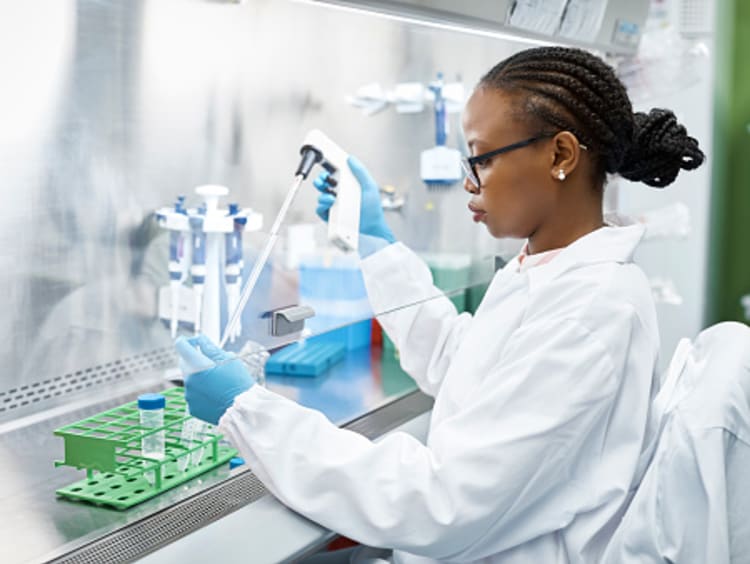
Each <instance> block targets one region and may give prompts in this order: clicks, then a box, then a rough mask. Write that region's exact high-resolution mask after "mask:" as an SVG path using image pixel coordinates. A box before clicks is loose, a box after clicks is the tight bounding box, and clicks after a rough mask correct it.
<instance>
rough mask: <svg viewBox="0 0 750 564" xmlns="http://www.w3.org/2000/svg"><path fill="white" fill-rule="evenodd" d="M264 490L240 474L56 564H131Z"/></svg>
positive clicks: (249, 474)
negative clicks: (130, 563) (104, 563)
mask: <svg viewBox="0 0 750 564" xmlns="http://www.w3.org/2000/svg"><path fill="white" fill-rule="evenodd" d="M265 493H266V490H265V488H264V487H263V484H261V482H260V480H258V478H256V477H255V475H254V474H253V473H252V472H249V471H247V472H243V473H241V474H239V475H237V476H234V477H231V478H228V479H227V480H225V481H224V482H222V483H221V484H219V485H217V486H214V487H213V488H211V489H209V490H207V491H205V492H202V493H201V494H199V495H197V496H196V497H193V498H190V499H188V500H185V501H183V502H180V503H178V504H176V505H173V506H172V507H169V508H168V509H165V510H164V511H161V512H160V513H157V514H155V515H152V516H150V517H149V518H147V519H144V520H142V521H137V522H136V523H133V524H132V525H129V526H127V527H125V528H123V529H120V530H119V531H117V534H114V535H110V536H107V537H104V538H102V539H99V540H96V541H94V542H92V543H91V544H88V545H86V546H84V547H81V548H80V549H79V550H77V551H76V552H74V553H72V554H68V555H66V556H63V557H61V558H58V559H56V560H52V562H55V563H56V564H57V563H59V564H101V563H102V562H110V563H114V562H132V561H134V560H137V559H138V558H142V557H143V556H144V555H146V554H148V553H150V552H153V551H154V550H156V549H158V548H160V547H162V546H164V545H166V544H168V543H170V542H172V541H174V540H175V539H176V538H180V537H183V536H185V535H187V534H189V533H192V532H193V531H195V530H197V529H199V528H201V527H204V526H205V525H207V524H209V523H211V522H213V521H216V520H217V519H218V518H220V517H222V516H224V515H227V514H228V513H231V512H233V511H235V510H237V509H239V508H240V507H242V506H244V505H247V504H248V503H252V502H254V501H256V500H258V499H260V498H261V497H263V495H265Z"/></svg>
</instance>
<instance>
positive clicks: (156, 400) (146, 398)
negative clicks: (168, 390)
mask: <svg viewBox="0 0 750 564" xmlns="http://www.w3.org/2000/svg"><path fill="white" fill-rule="evenodd" d="M165 405H167V399H166V398H165V397H164V396H163V395H161V394H141V395H140V396H138V409H147V410H151V409H164V406H165Z"/></svg>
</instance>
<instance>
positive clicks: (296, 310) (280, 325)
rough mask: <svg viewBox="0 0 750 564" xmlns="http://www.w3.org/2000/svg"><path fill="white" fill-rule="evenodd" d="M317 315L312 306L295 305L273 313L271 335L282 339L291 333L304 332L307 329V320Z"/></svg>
mask: <svg viewBox="0 0 750 564" xmlns="http://www.w3.org/2000/svg"><path fill="white" fill-rule="evenodd" d="M314 315H315V310H314V309H313V308H311V307H310V306H305V305H295V306H289V307H284V308H281V309H277V310H276V311H272V312H271V335H273V336H274V337H282V336H284V335H289V334H290V333H296V332H297V331H302V329H304V327H305V319H309V318H310V317H312V316H314Z"/></svg>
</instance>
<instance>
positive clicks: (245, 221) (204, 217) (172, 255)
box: [156, 185, 263, 341]
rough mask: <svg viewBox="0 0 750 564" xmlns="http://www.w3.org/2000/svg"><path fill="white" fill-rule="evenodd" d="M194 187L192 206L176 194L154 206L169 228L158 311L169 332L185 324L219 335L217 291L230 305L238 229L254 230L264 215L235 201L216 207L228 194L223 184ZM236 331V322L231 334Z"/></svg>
mask: <svg viewBox="0 0 750 564" xmlns="http://www.w3.org/2000/svg"><path fill="white" fill-rule="evenodd" d="M195 192H196V194H198V195H199V196H200V197H201V198H202V200H203V201H202V203H201V204H200V205H199V206H197V207H194V208H187V207H186V206H185V198H184V196H180V197H178V199H177V201H176V202H175V204H174V206H172V207H165V208H161V209H159V210H157V211H156V219H157V222H158V223H159V225H160V226H161V227H162V228H164V229H167V230H168V231H169V265H168V270H169V286H165V287H163V288H161V289H160V291H159V317H160V318H162V319H164V320H167V321H168V322H169V327H170V331H171V333H172V336H173V337H175V336H176V335H177V330H178V327H179V325H180V324H184V325H188V326H192V328H193V330H194V332H195V333H196V334H197V333H205V334H206V335H208V336H209V337H210V338H212V339H214V340H217V341H218V340H219V336H220V334H221V326H220V325H221V313H222V312H221V304H222V297H221V293H222V292H225V293H226V300H225V301H226V303H227V307H228V309H229V311H232V310H233V309H234V308H235V306H236V304H237V301H238V299H239V286H240V284H241V278H242V235H243V233H245V232H247V231H257V230H259V229H260V228H261V227H262V225H263V217H262V216H261V215H260V214H259V213H257V212H255V211H253V210H251V209H249V208H240V207H239V205H237V204H234V203H233V204H230V205H229V209H222V208H220V207H219V199H220V198H222V197H225V196H228V195H229V190H228V189H227V188H226V187H225V186H217V185H204V186H198V187H197V188H196V189H195ZM188 277H189V278H190V282H191V287H188V286H187V285H186V282H187V280H188ZM240 331H241V326H240V325H239V323H238V324H237V325H236V326H235V328H234V332H233V333H232V335H231V338H232V340H233V339H234V338H235V337H237V336H238V335H239V333H240Z"/></svg>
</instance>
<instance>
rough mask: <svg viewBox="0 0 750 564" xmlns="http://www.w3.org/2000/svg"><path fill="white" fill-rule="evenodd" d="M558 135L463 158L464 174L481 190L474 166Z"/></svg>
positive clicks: (585, 147) (584, 146) (547, 135)
mask: <svg viewBox="0 0 750 564" xmlns="http://www.w3.org/2000/svg"><path fill="white" fill-rule="evenodd" d="M558 133H559V132H555V133H542V134H540V135H534V137H529V138H528V139H524V140H523V141H518V142H517V143H512V144H510V145H506V146H505V147H500V148H499V149H495V150H494V151H488V152H486V153H482V154H481V155H476V156H475V157H462V158H461V167H462V168H463V169H464V173H465V174H466V177H467V178H468V179H469V182H471V183H472V184H473V185H474V187H475V188H477V189H479V188H481V187H482V185H481V182H480V181H479V175H478V174H477V171H476V170H474V166H475V165H476V164H477V163H481V162H482V161H486V160H487V159H490V158H492V157H496V156H497V155H502V154H503V153H508V152H510V151H514V150H516V149H521V148H522V147H526V146H528V145H531V144H532V143H535V142H537V141H539V140H541V139H549V138H550V137H554V136H555V135H557V134H558ZM578 144H579V146H580V147H581V149H583V150H584V151H586V150H588V147H587V146H586V145H584V144H583V143H580V142H579V143H578Z"/></svg>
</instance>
